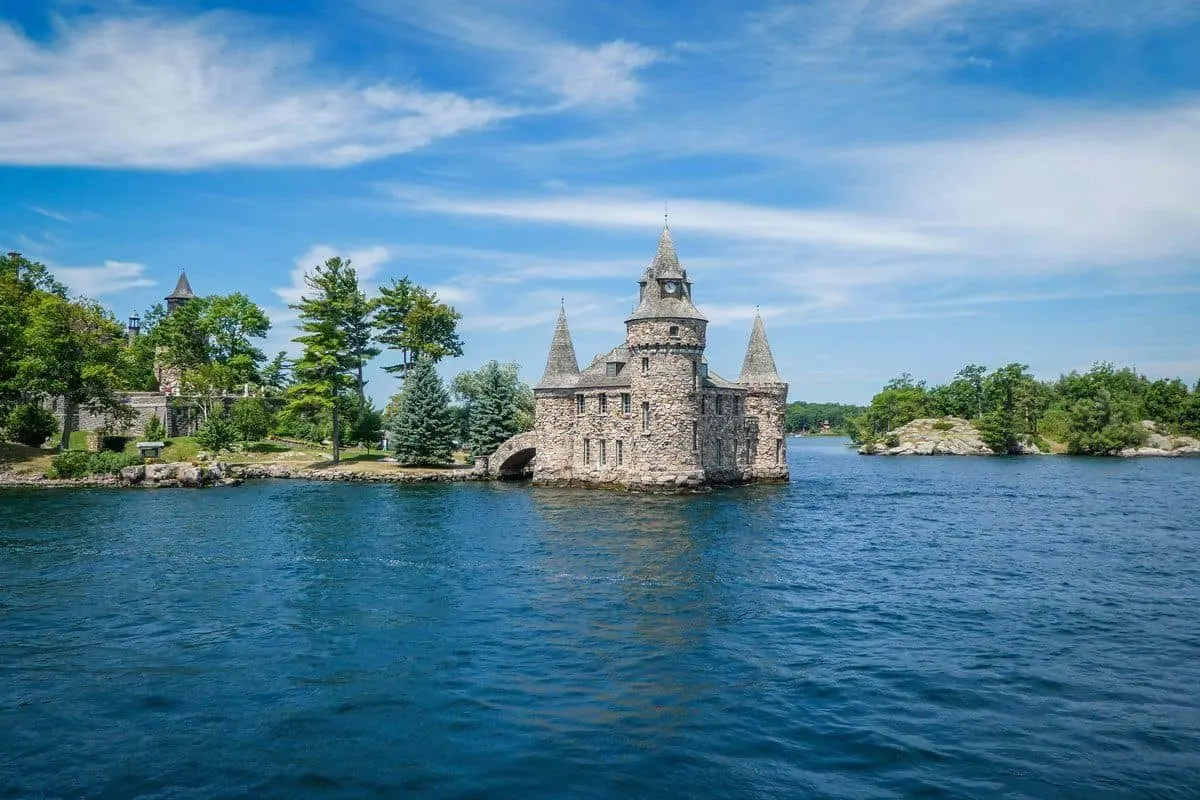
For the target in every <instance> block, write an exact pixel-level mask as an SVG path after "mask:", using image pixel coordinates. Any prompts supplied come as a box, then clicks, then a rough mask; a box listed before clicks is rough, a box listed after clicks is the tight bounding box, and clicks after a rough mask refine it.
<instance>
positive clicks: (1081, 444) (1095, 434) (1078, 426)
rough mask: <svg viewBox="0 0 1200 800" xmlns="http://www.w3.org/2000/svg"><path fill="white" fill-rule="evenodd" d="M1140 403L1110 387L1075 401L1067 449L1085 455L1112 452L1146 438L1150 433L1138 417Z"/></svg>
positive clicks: (1069, 426)
mask: <svg viewBox="0 0 1200 800" xmlns="http://www.w3.org/2000/svg"><path fill="white" fill-rule="evenodd" d="M1136 417H1137V413H1136V406H1135V405H1134V403H1133V402H1131V401H1130V400H1129V399H1128V398H1124V399H1123V398H1120V397H1115V396H1114V395H1113V393H1112V392H1111V391H1109V390H1108V389H1107V388H1106V387H1103V386H1101V387H1098V388H1097V390H1096V392H1095V394H1094V395H1092V396H1090V397H1086V398H1083V399H1081V400H1077V401H1075V403H1074V404H1073V405H1072V406H1071V407H1070V409H1069V410H1068V419H1067V450H1068V452H1071V453H1076V454H1084V455H1111V454H1113V453H1116V452H1117V451H1119V450H1123V449H1125V448H1127V447H1135V446H1137V445H1139V444H1142V443H1143V442H1145V441H1146V437H1147V433H1146V430H1145V429H1144V428H1142V426H1141V425H1139V424H1138V421H1137V419H1136Z"/></svg>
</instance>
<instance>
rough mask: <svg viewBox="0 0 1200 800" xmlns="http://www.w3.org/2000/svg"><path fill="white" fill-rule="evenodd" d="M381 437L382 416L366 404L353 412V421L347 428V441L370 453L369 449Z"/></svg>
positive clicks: (377, 410) (369, 404)
mask: <svg viewBox="0 0 1200 800" xmlns="http://www.w3.org/2000/svg"><path fill="white" fill-rule="evenodd" d="M382 436H383V414H381V413H380V412H379V409H377V408H375V407H374V406H372V405H371V403H370V402H368V403H367V404H366V405H365V406H363V407H362V408H359V409H356V410H355V412H354V420H353V422H352V423H351V425H350V427H349V435H348V436H347V438H348V439H349V441H351V442H353V443H355V444H358V445H361V446H363V447H365V448H366V449H367V452H368V453H369V452H371V448H372V447H374V446H375V444H376V443H377V442H378V441H379V440H380V438H381V437H382Z"/></svg>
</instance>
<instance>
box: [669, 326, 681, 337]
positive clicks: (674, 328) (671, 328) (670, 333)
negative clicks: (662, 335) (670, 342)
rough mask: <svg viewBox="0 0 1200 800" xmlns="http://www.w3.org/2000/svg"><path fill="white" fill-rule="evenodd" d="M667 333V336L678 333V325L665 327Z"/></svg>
mask: <svg viewBox="0 0 1200 800" xmlns="http://www.w3.org/2000/svg"><path fill="white" fill-rule="evenodd" d="M667 335H668V336H678V335H679V326H678V325H672V326H671V327H670V328H668V329H667Z"/></svg>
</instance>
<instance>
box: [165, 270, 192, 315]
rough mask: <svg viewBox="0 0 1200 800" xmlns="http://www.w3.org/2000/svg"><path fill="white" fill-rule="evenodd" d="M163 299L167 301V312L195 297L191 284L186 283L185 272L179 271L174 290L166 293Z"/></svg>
mask: <svg viewBox="0 0 1200 800" xmlns="http://www.w3.org/2000/svg"><path fill="white" fill-rule="evenodd" d="M165 299H166V301H167V313H168V314H170V313H171V312H172V311H174V310H175V309H177V308H179V307H180V306H182V305H184V304H185V303H187V302H188V301H189V300H195V299H196V295H195V293H193V292H192V285H191V284H190V283H188V279H187V272H180V273H179V280H178V281H177V282H176V283H175V291H173V292H171V293H170V294H169V295H167V296H166V298H165Z"/></svg>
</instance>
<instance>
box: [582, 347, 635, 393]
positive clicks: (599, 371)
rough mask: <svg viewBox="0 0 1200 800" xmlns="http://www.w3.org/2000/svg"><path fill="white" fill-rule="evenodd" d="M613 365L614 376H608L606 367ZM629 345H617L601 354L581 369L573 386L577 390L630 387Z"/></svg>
mask: <svg viewBox="0 0 1200 800" xmlns="http://www.w3.org/2000/svg"><path fill="white" fill-rule="evenodd" d="M609 364H613V365H614V369H615V370H616V374H614V375H610V374H609V369H608V365H609ZM628 365H629V345H627V344H619V345H617V346H616V347H614V348H613V349H612V350H609V351H608V352H607V353H601V354H599V355H597V356H596V357H595V358H593V359H592V361H591V363H590V364H588V365H587V366H586V367H584V368H583V372H582V373H580V375H579V381H578V382H577V383H576V384H575V387H576V388H578V389H599V388H606V389H619V388H625V387H627V386H629V385H630V383H631V381H630V372H629V369H628Z"/></svg>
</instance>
